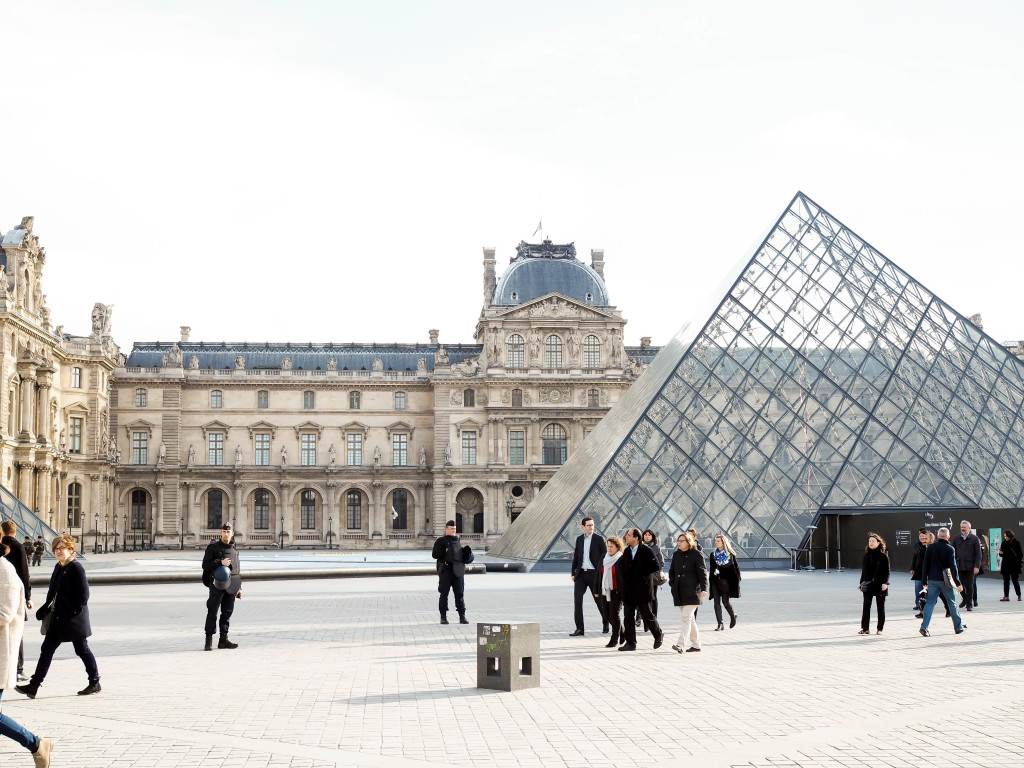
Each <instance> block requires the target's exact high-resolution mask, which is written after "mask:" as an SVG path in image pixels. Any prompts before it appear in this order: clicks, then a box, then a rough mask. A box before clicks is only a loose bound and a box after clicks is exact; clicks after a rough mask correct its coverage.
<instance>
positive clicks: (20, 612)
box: [0, 544, 53, 768]
mask: <svg viewBox="0 0 1024 768" xmlns="http://www.w3.org/2000/svg"><path fill="white" fill-rule="evenodd" d="M7 552H8V547H7V545H6V544H0V699H2V698H3V694H4V691H5V690H7V689H10V688H13V687H14V684H15V683H17V682H18V648H20V647H21V636H22V633H23V632H24V630H25V585H24V584H22V583H21V578H20V577H19V576H18V572H17V571H16V570H14V566H13V565H11V564H10V563H9V562H7V560H6V559H4V556H5V555H6V554H7ZM0 735H2V736H6V737H7V738H8V739H11V740H12V741H16V742H17V743H18V744H20V745H21V746H23V747H24V748H25V749H27V750H28V751H29V752H31V753H32V759H33V760H34V761H35V764H36V766H38V767H39V768H46V767H47V766H48V765H49V764H50V753H51V752H52V751H53V742H52V741H50V740H49V739H41V738H39V737H38V736H36V735H35V734H34V733H31V732H30V731H27V730H26V729H25V728H24V727H22V726H21V725H19V724H18V723H17V722H16V721H15V720H12V719H11V718H10V717H8V716H7V715H5V714H3V713H0Z"/></svg>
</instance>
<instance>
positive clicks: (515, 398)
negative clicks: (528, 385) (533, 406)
mask: <svg viewBox="0 0 1024 768" xmlns="http://www.w3.org/2000/svg"><path fill="white" fill-rule="evenodd" d="M512 407H513V408H522V407H523V390H521V389H513V390H512Z"/></svg>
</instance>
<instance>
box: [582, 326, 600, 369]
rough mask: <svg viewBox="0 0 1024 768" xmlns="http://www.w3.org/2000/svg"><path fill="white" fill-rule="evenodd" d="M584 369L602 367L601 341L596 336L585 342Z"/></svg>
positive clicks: (588, 337)
mask: <svg viewBox="0 0 1024 768" xmlns="http://www.w3.org/2000/svg"><path fill="white" fill-rule="evenodd" d="M583 367H584V368H600V367H601V340H600V339H599V338H597V336H595V335H594V334H590V335H589V336H587V338H585V339H584V340H583Z"/></svg>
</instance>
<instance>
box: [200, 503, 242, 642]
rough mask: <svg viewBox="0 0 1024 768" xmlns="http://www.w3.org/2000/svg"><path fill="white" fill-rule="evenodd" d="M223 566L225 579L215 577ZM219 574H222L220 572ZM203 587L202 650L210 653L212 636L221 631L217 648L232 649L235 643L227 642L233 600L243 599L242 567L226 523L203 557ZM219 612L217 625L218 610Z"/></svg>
mask: <svg viewBox="0 0 1024 768" xmlns="http://www.w3.org/2000/svg"><path fill="white" fill-rule="evenodd" d="M221 566H224V567H225V568H227V569H228V574H227V578H226V579H224V580H220V579H217V578H216V572H217V569H219V568H220V567H221ZM221 575H224V574H223V573H222V574H221ZM203 584H205V585H206V586H207V587H209V588H210V594H209V595H208V596H207V598H206V625H205V630H206V645H204V646H203V650H204V651H212V650H213V633H214V632H216V631H217V629H218V626H219V628H220V639H219V640H218V641H217V647H218V648H221V649H225V648H226V649H228V650H234V649H235V648H237V647H238V643H233V642H231V640H229V639H228V630H229V629H230V627H231V614H233V613H234V612H235V600H241V599H242V564H241V563H240V562H239V559H238V550H237V549H235V532H234V529H233V528H232V527H231V523H228V522H225V523H224V525H222V526H221V527H220V538H219V539H213V540H212V541H211V542H210V543H209V544H208V545H207V546H206V552H205V553H204V554H203ZM218 609H219V610H220V622H219V624H218V621H217V611H218Z"/></svg>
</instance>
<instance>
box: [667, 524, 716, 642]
mask: <svg viewBox="0 0 1024 768" xmlns="http://www.w3.org/2000/svg"><path fill="white" fill-rule="evenodd" d="M668 583H669V588H670V589H671V591H672V602H673V603H674V604H675V605H677V606H678V607H679V613H680V614H681V616H682V620H683V621H682V626H681V627H680V628H679V639H678V640H677V641H676V644H675V645H673V646H672V650H673V651H675V652H676V653H683V652H684V651H685V652H686V653H694V652H697V651H700V631H699V630H698V629H697V618H696V616H695V615H694V614H695V613H696V611H697V606H698V605H700V602H701V600H703V599H704V598H706V597H707V596H708V569H707V567H706V566H705V565H704V557H703V555H701V553H700V552H699V551H698V549H697V541H696V539H694V537H693V534H692V533H690V532H689V531H687V532H686V533H681V534H679V536H678V537H677V538H676V551H675V552H673V553H672V565H671V566H670V567H669V569H668ZM684 645H689V647H688V648H683V646H684Z"/></svg>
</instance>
